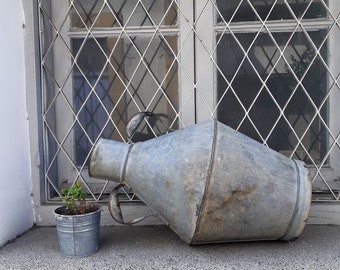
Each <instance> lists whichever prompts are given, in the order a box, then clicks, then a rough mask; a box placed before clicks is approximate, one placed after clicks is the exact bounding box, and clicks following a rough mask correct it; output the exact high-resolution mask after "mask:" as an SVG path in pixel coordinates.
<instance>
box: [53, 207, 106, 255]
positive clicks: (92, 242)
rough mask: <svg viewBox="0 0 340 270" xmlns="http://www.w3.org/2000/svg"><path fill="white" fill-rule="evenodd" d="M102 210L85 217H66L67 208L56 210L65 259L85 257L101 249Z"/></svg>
mask: <svg viewBox="0 0 340 270" xmlns="http://www.w3.org/2000/svg"><path fill="white" fill-rule="evenodd" d="M101 211H102V208H101V207H99V208H98V210H96V211H94V212H91V213H87V214H84V215H65V214H63V213H65V206H62V207H59V208H57V209H55V211H54V215H55V217H56V224H57V231H58V239H59V247H60V253H61V254H62V255H63V256H65V257H84V256H88V255H91V254H93V253H95V252H96V251H97V250H98V247H99V233H100V213H101Z"/></svg>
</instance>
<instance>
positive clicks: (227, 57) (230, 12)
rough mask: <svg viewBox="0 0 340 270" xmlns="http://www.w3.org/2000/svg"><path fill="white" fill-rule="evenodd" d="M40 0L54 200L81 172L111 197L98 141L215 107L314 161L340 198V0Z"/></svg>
mask: <svg viewBox="0 0 340 270" xmlns="http://www.w3.org/2000/svg"><path fill="white" fill-rule="evenodd" d="M38 2H39V14H40V17H39V18H40V21H39V25H40V42H41V72H42V88H43V91H42V94H43V97H42V100H43V104H42V111H43V115H42V119H43V129H44V146H45V149H44V157H45V186H46V197H47V200H52V199H53V198H54V197H55V196H58V194H59V191H60V190H61V188H62V187H64V186H68V185H71V184H72V183H74V182H75V181H76V180H77V179H81V180H82V181H83V183H84V184H85V186H86V187H87V189H88V193H89V195H90V196H91V198H92V199H94V200H96V201H99V200H103V199H105V196H106V194H107V193H108V192H109V191H111V189H112V188H113V186H112V185H114V184H112V183H109V182H106V181H96V180H93V179H90V178H89V177H88V172H87V164H88V158H89V153H90V152H91V149H92V147H93V145H94V144H95V142H96V141H97V140H98V139H99V138H100V137H105V138H110V139H115V140H120V141H126V140H127V138H126V136H127V135H126V131H125V128H126V124H127V122H128V120H129V119H130V118H131V117H132V116H133V115H134V114H135V113H137V112H142V111H150V112H153V113H156V114H159V115H162V116H164V121H165V123H166V125H167V126H168V127H169V128H171V129H178V128H181V127H185V126H187V125H190V124H193V123H195V122H200V121H203V120H206V119H209V118H212V117H215V118H217V119H218V120H219V121H221V122H223V123H225V124H227V125H229V126H231V127H233V128H234V129H236V130H238V131H240V132H242V133H244V134H246V135H248V136H250V137H252V138H254V139H255V140H257V141H259V142H261V143H263V144H265V145H267V146H268V147H271V148H273V149H274V150H276V151H278V152H281V153H282V154H284V155H286V156H288V157H291V158H295V159H300V160H303V161H304V162H305V163H306V164H307V165H308V167H309V168H310V173H311V178H312V181H313V189H314V199H315V200H326V201H340V142H339V136H340V124H339V123H338V120H337V116H338V115H340V108H338V107H339V106H337V103H338V101H340V91H339V83H338V78H339V69H340V66H339V64H338V63H337V61H336V59H337V58H338V57H339V54H340V51H339V49H338V48H337V45H336V44H337V43H338V42H339V41H340V31H339V22H338V18H339V14H340V7H339V4H338V3H337V1H336V0H329V1H326V0H233V1H223V0H215V1H213V0H197V1H180V0H160V1H159V0H158V1H156V0H125V1H123V0H119V1H117V0H115V1H113V0H73V1H71V0H70V1H67V0H63V1H60V0H58V1H56V0H39V1H38ZM189 2H190V3H189ZM150 130H151V133H152V135H153V136H156V134H158V133H161V132H159V130H158V129H157V127H156V126H154V123H150V122H148V121H147V120H146V122H145V123H144V125H141V127H140V130H139V131H138V132H140V133H146V132H149V133H150ZM125 197H126V200H133V199H134V198H135V196H134V195H133V194H132V193H131V192H130V191H125Z"/></svg>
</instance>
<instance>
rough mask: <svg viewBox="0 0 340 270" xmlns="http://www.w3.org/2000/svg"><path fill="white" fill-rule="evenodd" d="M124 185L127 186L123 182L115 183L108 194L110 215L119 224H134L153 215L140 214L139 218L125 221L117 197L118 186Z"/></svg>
mask: <svg viewBox="0 0 340 270" xmlns="http://www.w3.org/2000/svg"><path fill="white" fill-rule="evenodd" d="M124 186H127V185H126V184H124V183H121V184H119V185H117V186H116V187H115V188H114V189H113V190H112V192H111V193H110V196H109V203H108V207H109V212H110V214H111V217H112V218H113V219H114V220H115V221H117V222H118V223H120V224H125V225H131V224H136V223H138V222H141V221H142V220H144V219H145V218H147V217H150V216H155V215H147V216H142V217H139V218H135V219H133V220H131V221H127V222H125V221H124V218H123V214H122V210H121V208H120V202H119V198H118V190H119V189H120V188H122V187H124ZM127 187H128V186H127Z"/></svg>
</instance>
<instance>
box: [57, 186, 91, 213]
mask: <svg viewBox="0 0 340 270" xmlns="http://www.w3.org/2000/svg"><path fill="white" fill-rule="evenodd" d="M60 198H61V199H62V200H64V201H65V204H66V214H68V215H82V214H85V213H86V200H85V198H86V193H85V191H84V190H83V188H82V185H81V181H80V180H77V182H76V183H75V184H74V185H73V186H71V187H69V188H63V189H62V190H61V196H60Z"/></svg>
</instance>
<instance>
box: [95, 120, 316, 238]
mask: <svg viewBox="0 0 340 270" xmlns="http://www.w3.org/2000/svg"><path fill="white" fill-rule="evenodd" d="M90 176H92V177H96V178H102V179H109V180H112V181H116V182H120V183H126V184H127V185H128V186H130V187H131V188H132V189H133V191H134V192H135V193H136V194H137V195H138V197H139V198H141V199H142V200H143V201H144V202H145V203H146V204H147V205H148V206H149V207H150V208H151V209H153V210H154V211H155V213H156V214H157V215H159V216H160V217H161V218H162V219H163V220H164V221H165V222H166V223H167V224H168V225H169V226H170V227H171V228H172V229H173V230H174V231H175V232H176V233H177V234H178V235H179V236H180V237H181V238H182V239H183V240H184V241H185V242H187V243H188V244H201V243H217V242H230V241H250V240H278V239H280V240H285V241H289V240H294V239H295V238H297V237H298V236H299V235H300V234H301V232H302V230H303V228H304V226H305V221H306V219H307V217H308V214H309V210H310V203H311V183H310V181H309V179H308V171H307V169H306V168H305V166H304V163H303V162H301V161H297V160H292V159H289V158H287V157H285V156H283V155H281V154H279V153H277V152H275V151H273V150H271V149H269V148H268V147H265V146H263V145H262V144H260V143H258V142H256V141H254V140H252V139H251V138H249V137H247V136H245V135H243V134H241V133H239V132H236V131H235V130H233V129H231V128H230V127H228V126H226V125H224V124H222V123H220V122H218V121H216V120H214V119H212V120H209V121H206V122H203V123H200V124H197V125H193V126H189V127H187V128H184V129H181V130H178V131H175V132H172V133H169V134H166V135H163V136H160V137H157V138H154V139H151V140H148V141H145V142H139V143H136V144H125V143H121V142H116V141H111V140H106V139H100V140H99V141H98V143H97V144H96V145H95V148H94V150H93V152H92V155H91V159H90ZM117 206H118V204H117ZM113 207H115V206H113ZM116 210H117V209H116ZM118 210H119V209H118ZM118 210H117V211H118Z"/></svg>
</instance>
